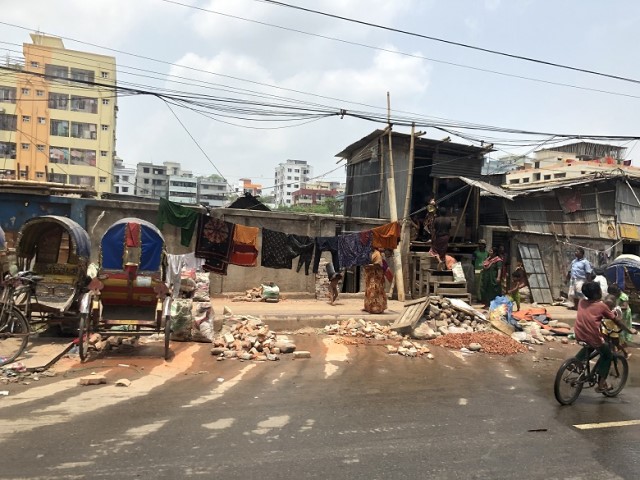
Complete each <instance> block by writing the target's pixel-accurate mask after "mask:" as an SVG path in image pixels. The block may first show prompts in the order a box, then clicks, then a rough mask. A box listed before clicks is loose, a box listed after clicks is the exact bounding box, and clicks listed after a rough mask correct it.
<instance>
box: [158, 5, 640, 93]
mask: <svg viewBox="0 0 640 480" xmlns="http://www.w3.org/2000/svg"><path fill="white" fill-rule="evenodd" d="M162 1H164V2H168V3H174V2H172V1H171V0H162ZM255 1H257V2H262V3H269V4H272V5H277V6H279V7H286V8H291V9H293V10H300V11H303V12H307V13H313V14H315V15H322V16H325V17H329V18H335V19H337V20H343V21H345V22H351V23H357V24H359V25H365V26H368V27H372V28H377V29H380V30H386V31H389V32H394V33H400V34H403V35H409V36H412V37H417V38H423V39H425V40H431V41H434V42H440V43H444V44H447V45H453V46H456V47H462V48H467V49H470V50H476V51H479V52H484V53H490V54H492V55H499V56H502V57H507V58H513V59H516V60H523V61H526V62H531V63H537V64H540V65H547V66H550V67H556V68H562V69H565V70H571V71H574V72H581V73H587V74H589V75H595V76H599V77H606V78H612V79H614V80H621V81H624V82H631V83H636V84H640V80H638V79H635V78H629V77H623V76H620V75H614V74H611V73H604V72H598V71H596V70H589V69H587V68H580V67H574V66H572V65H566V64H562V63H556V62H552V61H549V60H541V59H539V58H533V57H527V56H525V55H517V54H514V53H508V52H502V51H500V50H493V49H490V48H484V47H478V46H477V45H470V44H468V43H462V42H456V41H454V40H447V39H444V38H439V37H434V36H431V35H423V34H421V33H416V32H410V31H408V30H402V29H399V28H393V27H388V26H385V25H379V24H377V23H371V22H365V21H364V20H358V19H355V18H350V17H344V16H341V15H335V14H333V13H328V12H322V11H320V10H314V9H312V8H306V7H300V6H298V5H292V4H289V3H284V2H278V1H275V0H255Z"/></svg>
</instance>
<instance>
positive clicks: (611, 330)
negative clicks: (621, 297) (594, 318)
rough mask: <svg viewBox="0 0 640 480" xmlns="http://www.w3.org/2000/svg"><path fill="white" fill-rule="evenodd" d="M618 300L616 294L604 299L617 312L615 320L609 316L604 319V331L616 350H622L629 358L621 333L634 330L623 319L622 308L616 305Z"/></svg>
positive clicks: (625, 356)
mask: <svg viewBox="0 0 640 480" xmlns="http://www.w3.org/2000/svg"><path fill="white" fill-rule="evenodd" d="M617 301H618V299H617V298H616V296H615V295H611V294H609V295H607V296H606V297H605V299H604V303H605V304H606V305H607V307H609V308H610V309H611V311H612V312H613V313H615V314H616V318H615V319H613V320H611V319H609V318H605V319H603V320H602V325H603V328H602V333H603V335H605V336H608V337H609V338H610V339H611V344H612V345H613V349H614V351H618V352H621V353H622V354H623V355H624V358H629V355H630V354H629V353H627V350H626V349H625V346H626V343H625V342H624V340H621V339H620V333H621V332H623V331H625V332H628V333H629V334H631V333H632V332H631V330H629V329H628V328H627V326H626V325H625V324H624V322H623V321H622V309H621V308H620V307H618V306H617V305H616V303H617Z"/></svg>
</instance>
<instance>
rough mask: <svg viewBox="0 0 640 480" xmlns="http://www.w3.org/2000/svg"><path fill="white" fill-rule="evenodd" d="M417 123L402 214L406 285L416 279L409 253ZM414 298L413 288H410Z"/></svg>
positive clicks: (403, 272) (411, 145)
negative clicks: (410, 276) (411, 267)
mask: <svg viewBox="0 0 640 480" xmlns="http://www.w3.org/2000/svg"><path fill="white" fill-rule="evenodd" d="M415 141H416V124H415V123H411V141H410V143H409V171H408V172H407V194H406V195H405V198H404V211H403V214H402V231H401V234H400V248H401V250H400V256H401V261H402V276H403V279H404V281H405V283H404V284H405V285H411V284H412V283H413V282H414V281H415V280H414V279H413V278H409V272H410V268H409V255H410V243H411V238H410V235H409V232H410V231H411V223H410V222H411V221H412V220H411V219H410V218H408V217H409V213H410V212H409V209H410V208H411V193H412V189H413V166H414V162H415V146H416V143H415ZM410 291H411V297H412V298H413V289H412V288H411V289H410Z"/></svg>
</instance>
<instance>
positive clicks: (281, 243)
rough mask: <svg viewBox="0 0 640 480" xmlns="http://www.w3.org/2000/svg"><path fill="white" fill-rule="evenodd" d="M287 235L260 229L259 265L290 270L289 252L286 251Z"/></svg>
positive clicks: (291, 263)
mask: <svg viewBox="0 0 640 480" xmlns="http://www.w3.org/2000/svg"><path fill="white" fill-rule="evenodd" d="M287 237H288V235H287V234H286V233H283V232H276V231H275V230H269V229H268V228H263V229H262V260H261V263H260V264H261V265H262V266H263V267H267V268H291V267H292V266H293V262H292V259H293V257H292V256H291V252H290V251H289V249H288V238H287Z"/></svg>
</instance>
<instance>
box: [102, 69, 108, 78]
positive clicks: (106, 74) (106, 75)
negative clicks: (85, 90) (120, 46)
mask: <svg viewBox="0 0 640 480" xmlns="http://www.w3.org/2000/svg"><path fill="white" fill-rule="evenodd" d="M100 76H101V77H102V78H109V72H105V71H102V72H100Z"/></svg>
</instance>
